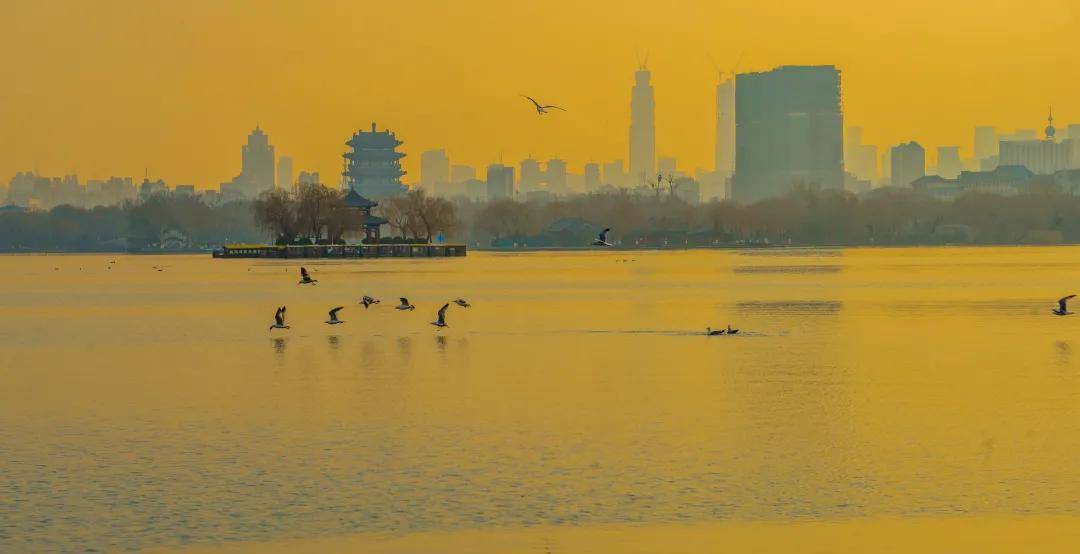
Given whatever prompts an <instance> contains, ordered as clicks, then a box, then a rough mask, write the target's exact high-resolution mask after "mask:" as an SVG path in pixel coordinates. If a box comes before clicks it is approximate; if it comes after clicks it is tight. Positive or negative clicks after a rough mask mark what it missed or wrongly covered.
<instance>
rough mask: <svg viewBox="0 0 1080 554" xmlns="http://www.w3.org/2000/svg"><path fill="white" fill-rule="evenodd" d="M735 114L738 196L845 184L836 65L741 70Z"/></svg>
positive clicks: (752, 197) (749, 198)
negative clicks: (809, 186)
mask: <svg viewBox="0 0 1080 554" xmlns="http://www.w3.org/2000/svg"><path fill="white" fill-rule="evenodd" d="M735 119H736V121H737V124H736V130H735V133H736V138H735V177H734V179H733V183H732V185H733V193H734V197H735V199H736V200H738V201H740V202H754V201H757V200H760V199H762V198H767V197H769V196H774V195H777V194H783V193H784V192H786V191H788V190H789V189H790V188H791V187H792V185H795V184H799V183H802V184H807V185H812V186H817V187H821V188H839V187H842V186H843V185H844V162H843V158H844V146H843V144H844V118H843V114H842V113H841V111H840V72H839V71H838V70H837V69H836V68H835V67H833V66H784V67H780V68H777V69H774V70H772V71H768V72H764V73H745V74H740V75H738V76H737V77H736V84H735Z"/></svg>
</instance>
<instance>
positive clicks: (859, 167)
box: [844, 127, 878, 182]
mask: <svg viewBox="0 0 1080 554" xmlns="http://www.w3.org/2000/svg"><path fill="white" fill-rule="evenodd" d="M862 131H863V129H862V127H848V128H847V134H846V136H845V137H844V169H846V170H847V172H848V173H851V174H852V175H854V176H855V178H856V179H860V180H863V181H870V182H874V181H876V180H877V178H878V170H877V156H878V154H877V146H874V145H872V144H863V132H862Z"/></svg>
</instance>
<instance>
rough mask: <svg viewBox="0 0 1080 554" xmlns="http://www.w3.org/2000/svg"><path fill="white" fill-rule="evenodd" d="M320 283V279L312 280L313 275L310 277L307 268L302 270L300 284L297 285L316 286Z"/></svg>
mask: <svg viewBox="0 0 1080 554" xmlns="http://www.w3.org/2000/svg"><path fill="white" fill-rule="evenodd" d="M318 282H319V280H318V279H312V278H311V275H308V272H307V268H305V267H301V268H300V282H299V283H297V285H314V284H315V283H318Z"/></svg>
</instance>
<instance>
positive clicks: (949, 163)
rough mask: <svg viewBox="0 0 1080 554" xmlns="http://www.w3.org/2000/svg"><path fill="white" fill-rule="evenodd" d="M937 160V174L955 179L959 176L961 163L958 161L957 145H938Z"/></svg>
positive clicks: (958, 151)
mask: <svg viewBox="0 0 1080 554" xmlns="http://www.w3.org/2000/svg"><path fill="white" fill-rule="evenodd" d="M937 160H938V161H937V174H938V175H939V176H941V177H944V178H946V179H955V178H957V177H959V176H960V171H961V170H962V169H963V165H962V164H961V163H960V147H959V146H938V149H937Z"/></svg>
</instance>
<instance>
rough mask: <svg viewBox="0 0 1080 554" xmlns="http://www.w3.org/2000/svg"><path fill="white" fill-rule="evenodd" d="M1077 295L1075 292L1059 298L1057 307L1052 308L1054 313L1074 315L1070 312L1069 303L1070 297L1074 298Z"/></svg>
mask: <svg viewBox="0 0 1080 554" xmlns="http://www.w3.org/2000/svg"><path fill="white" fill-rule="evenodd" d="M1075 296H1076V295H1075V294H1070V295H1069V296H1066V297H1065V298H1062V299H1059V300H1058V307H1057V309H1055V310H1051V311H1052V312H1053V313H1054V315H1072V312H1070V311H1069V310H1068V307H1067V304H1068V303H1069V299H1070V298H1073V297H1075Z"/></svg>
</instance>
